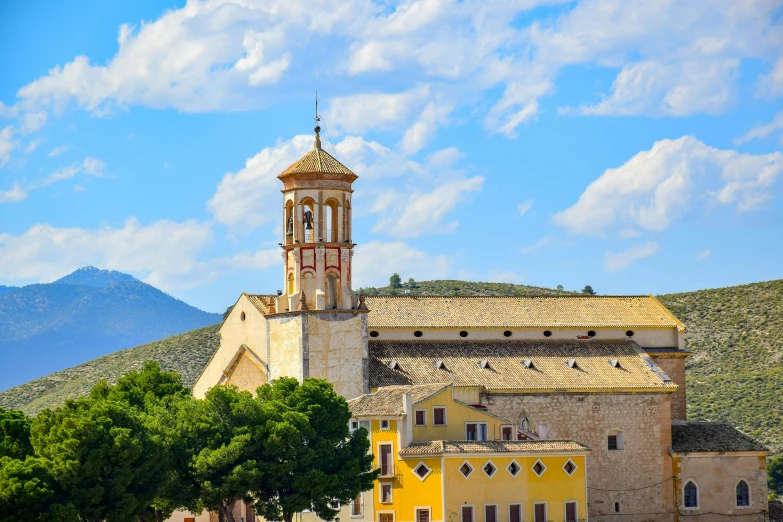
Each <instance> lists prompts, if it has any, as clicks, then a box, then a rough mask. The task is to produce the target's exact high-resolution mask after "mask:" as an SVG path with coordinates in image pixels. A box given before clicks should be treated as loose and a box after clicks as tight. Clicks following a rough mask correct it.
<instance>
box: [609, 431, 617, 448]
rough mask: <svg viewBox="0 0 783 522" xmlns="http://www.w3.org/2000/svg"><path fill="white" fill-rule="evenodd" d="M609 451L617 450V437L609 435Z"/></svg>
mask: <svg viewBox="0 0 783 522" xmlns="http://www.w3.org/2000/svg"><path fill="white" fill-rule="evenodd" d="M609 449H610V450H616V449H617V435H609Z"/></svg>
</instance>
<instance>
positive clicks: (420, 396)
mask: <svg viewBox="0 0 783 522" xmlns="http://www.w3.org/2000/svg"><path fill="white" fill-rule="evenodd" d="M447 386H451V384H450V383H440V384H421V385H418V386H387V387H385V388H381V389H379V390H378V391H376V392H375V393H368V394H365V395H360V396H359V397H356V398H355V399H351V400H350V401H348V407H349V408H350V410H351V413H352V414H353V416H354V417H376V416H387V415H388V416H400V415H402V414H403V411H402V396H403V394H405V393H410V394H411V399H412V401H413V404H418V403H420V402H421V401H424V400H426V399H428V398H430V397H432V396H433V395H435V394H436V393H438V392H439V391H441V390H442V389H443V388H446V387H447Z"/></svg>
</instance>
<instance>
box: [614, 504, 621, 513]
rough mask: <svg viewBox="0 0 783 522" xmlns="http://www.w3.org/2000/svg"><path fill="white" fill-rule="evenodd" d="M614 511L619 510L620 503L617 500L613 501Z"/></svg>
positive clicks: (617, 511)
mask: <svg viewBox="0 0 783 522" xmlns="http://www.w3.org/2000/svg"><path fill="white" fill-rule="evenodd" d="M614 512H615V513H619V512H620V503H619V502H615V503H614Z"/></svg>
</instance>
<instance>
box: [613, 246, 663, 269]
mask: <svg viewBox="0 0 783 522" xmlns="http://www.w3.org/2000/svg"><path fill="white" fill-rule="evenodd" d="M657 251H658V244H657V243H645V244H642V245H637V246H634V247H631V248H629V249H628V250H624V251H622V252H607V253H606V256H605V258H604V268H605V269H606V271H607V272H619V271H620V270H623V269H625V268H627V267H628V265H630V264H631V263H633V262H634V261H636V260H639V259H644V258H645V257H650V256H651V255H653V254H654V253H656V252H657Z"/></svg>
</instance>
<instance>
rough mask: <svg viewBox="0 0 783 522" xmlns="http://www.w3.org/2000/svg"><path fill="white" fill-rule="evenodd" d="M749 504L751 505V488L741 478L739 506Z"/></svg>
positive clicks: (738, 487)
mask: <svg viewBox="0 0 783 522" xmlns="http://www.w3.org/2000/svg"><path fill="white" fill-rule="evenodd" d="M748 506H750V488H749V487H748V483H747V482H745V481H744V480H740V481H739V483H737V507H748Z"/></svg>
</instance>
